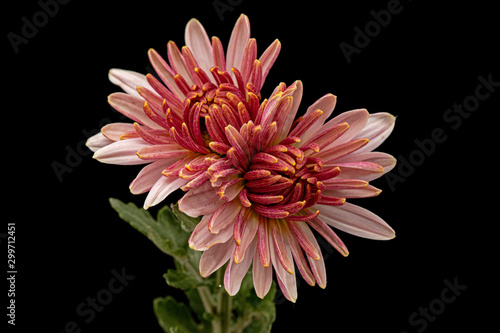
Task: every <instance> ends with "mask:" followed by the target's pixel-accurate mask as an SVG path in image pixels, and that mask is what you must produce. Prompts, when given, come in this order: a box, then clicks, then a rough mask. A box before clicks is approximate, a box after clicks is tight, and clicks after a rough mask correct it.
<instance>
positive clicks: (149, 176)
mask: <svg viewBox="0 0 500 333" xmlns="http://www.w3.org/2000/svg"><path fill="white" fill-rule="evenodd" d="M176 161H177V159H176V158H172V159H162V160H158V161H155V162H153V163H151V164H148V165H147V166H145V167H144V168H142V170H141V171H140V172H139V174H138V175H137V177H136V178H135V179H134V180H133V181H132V183H131V184H130V186H129V188H130V192H132V194H141V193H146V192H147V191H149V190H150V189H151V187H153V185H154V184H155V183H156V182H157V181H158V180H159V179H160V177H165V176H163V175H162V174H161V172H162V171H163V169H165V168H166V167H168V166H169V165H170V164H173V163H175V162H176Z"/></svg>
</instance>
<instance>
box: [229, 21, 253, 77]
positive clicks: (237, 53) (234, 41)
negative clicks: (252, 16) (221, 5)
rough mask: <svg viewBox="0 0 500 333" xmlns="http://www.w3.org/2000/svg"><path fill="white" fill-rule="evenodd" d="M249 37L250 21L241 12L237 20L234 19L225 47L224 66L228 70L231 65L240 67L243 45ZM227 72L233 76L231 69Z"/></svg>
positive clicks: (243, 50)
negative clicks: (227, 43)
mask: <svg viewBox="0 0 500 333" xmlns="http://www.w3.org/2000/svg"><path fill="white" fill-rule="evenodd" d="M249 39H250V21H249V20H248V17H247V16H246V15H244V14H241V16H240V17H239V18H238V21H236V24H235V26H234V29H233V32H232V33H231V38H230V39H229V45H228V47H227V55H226V68H227V69H228V70H230V69H231V67H236V68H238V69H240V68H241V62H242V60H243V53H244V52H245V47H246V45H247V43H248V40H249ZM229 73H230V74H231V75H232V76H234V74H233V73H232V71H229Z"/></svg>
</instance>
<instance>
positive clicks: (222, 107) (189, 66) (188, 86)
mask: <svg viewBox="0 0 500 333" xmlns="http://www.w3.org/2000/svg"><path fill="white" fill-rule="evenodd" d="M185 40H186V45H187V46H184V47H183V48H182V50H179V49H178V47H177V46H176V44H175V43H174V42H172V41H170V42H169V43H168V45H167V51H168V53H167V54H168V60H169V63H170V65H169V64H168V63H167V62H166V61H165V60H164V59H162V57H161V56H160V55H159V54H158V53H157V52H156V51H155V50H153V49H151V50H149V52H148V55H149V59H150V62H151V64H152V66H153V67H154V69H155V71H156V73H157V74H158V76H159V78H160V79H161V81H159V80H157V79H156V78H155V77H154V76H153V75H151V74H148V75H146V76H144V75H142V74H139V73H135V72H131V71H126V70H120V69H112V70H111V71H110V73H109V78H110V80H111V82H113V83H114V84H116V85H118V86H120V87H121V88H122V89H123V90H124V91H125V93H114V94H111V95H110V96H109V98H108V101H109V104H110V105H111V106H112V107H113V108H115V109H116V110H117V111H119V112H121V113H122V114H124V115H125V116H127V117H128V118H130V119H131V120H133V121H134V122H135V123H134V124H131V123H113V124H109V125H107V126H105V127H103V128H102V130H101V133H98V134H97V135H95V136H93V137H91V138H90V139H89V140H88V142H87V146H88V147H89V148H90V149H91V150H92V151H94V152H95V154H94V158H96V159H97V160H99V161H100V162H103V163H111V164H120V165H137V164H148V165H147V166H145V167H144V168H143V169H142V170H141V171H140V172H139V174H138V175H137V177H136V178H135V179H134V181H133V182H132V183H131V184H130V190H131V192H132V193H134V194H141V193H146V192H149V193H148V195H147V197H146V200H145V203H144V207H145V208H148V207H150V206H153V205H156V204H158V203H159V202H161V201H162V200H163V199H164V198H165V197H166V196H168V195H169V194H170V193H172V192H173V191H175V190H177V189H178V188H180V187H182V188H183V189H184V190H187V189H189V188H192V187H196V186H198V185H200V184H202V183H203V182H204V181H205V179H206V177H205V172H206V170H207V168H208V167H209V166H210V165H211V164H212V163H213V162H214V160H217V159H220V156H219V155H218V154H217V153H216V152H217V149H218V148H219V146H217V147H215V148H214V149H212V148H211V146H210V140H211V138H212V139H214V140H216V141H218V142H220V145H222V146H221V147H224V146H225V145H228V144H229V141H228V139H227V138H226V136H225V132H224V127H225V126H227V125H228V124H230V125H231V126H233V127H235V128H240V127H241V126H242V125H243V124H244V123H246V122H248V121H249V120H251V119H253V118H254V117H255V115H256V113H257V111H258V108H259V104H260V99H261V97H260V90H261V88H262V85H263V84H264V81H265V79H266V76H267V74H268V73H269V70H270V69H271V67H272V65H273V64H274V62H275V60H276V58H277V56H278V54H279V51H280V48H281V45H280V43H279V41H278V40H276V41H275V42H274V43H272V44H271V45H270V46H269V47H268V48H267V49H266V51H265V52H264V53H263V54H262V55H261V56H260V58H259V59H257V44H256V41H255V39H253V38H252V39H251V38H250V23H249V20H248V17H246V16H245V15H241V16H240V18H239V19H238V21H237V22H236V25H235V27H234V29H233V32H232V34H231V38H230V41H229V44H228V48H227V52H224V50H223V46H222V43H221V42H220V40H219V39H218V38H217V37H213V38H212V41H211V42H210V39H209V38H208V36H207V33H206V32H205V29H204V28H203V26H202V25H201V24H200V22H198V21H197V20H195V19H192V20H191V21H189V23H188V24H187V26H186V33H185Z"/></svg>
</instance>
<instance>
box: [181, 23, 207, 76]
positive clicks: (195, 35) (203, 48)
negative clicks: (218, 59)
mask: <svg viewBox="0 0 500 333" xmlns="http://www.w3.org/2000/svg"><path fill="white" fill-rule="evenodd" d="M185 40H186V46H187V47H189V49H190V50H191V52H192V53H193V56H194V58H195V59H196V62H197V63H198V65H199V66H200V67H201V69H202V70H203V71H204V72H205V73H206V74H209V73H210V68H211V67H213V60H212V59H213V55H212V45H211V44H210V39H209V38H208V35H207V33H206V31H205V28H203V25H201V23H200V22H199V21H198V20H197V19H194V18H193V19H191V20H190V21H189V22H188V24H187V26H186V32H185Z"/></svg>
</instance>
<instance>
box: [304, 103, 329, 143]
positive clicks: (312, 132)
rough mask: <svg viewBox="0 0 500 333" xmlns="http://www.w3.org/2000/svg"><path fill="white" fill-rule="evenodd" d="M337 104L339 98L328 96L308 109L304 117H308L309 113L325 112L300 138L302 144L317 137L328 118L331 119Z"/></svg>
mask: <svg viewBox="0 0 500 333" xmlns="http://www.w3.org/2000/svg"><path fill="white" fill-rule="evenodd" d="M335 104H337V96H335V95H332V94H326V95H325V96H323V97H321V98H320V99H318V100H317V101H316V102H314V103H313V104H312V105H311V106H310V107H309V108H308V109H307V111H306V113H305V114H304V116H306V115H308V114H309V113H311V112H313V111H314V110H317V109H319V110H321V111H323V114H322V115H321V116H320V117H319V119H318V121H316V122H315V123H313V124H312V125H311V127H309V129H308V131H307V132H305V133H304V134H302V136H301V137H300V140H301V142H304V143H306V142H307V140H309V138H311V137H312V136H313V135H315V134H316V133H317V132H318V131H319V130H320V129H321V128H322V126H323V124H324V122H325V120H326V119H328V117H330V115H331V114H332V112H333V109H334V108H335Z"/></svg>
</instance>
